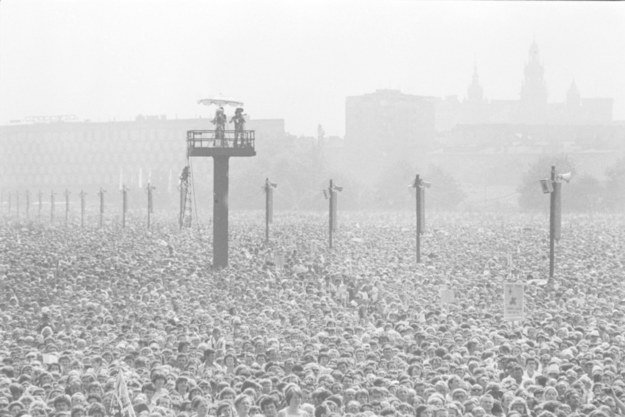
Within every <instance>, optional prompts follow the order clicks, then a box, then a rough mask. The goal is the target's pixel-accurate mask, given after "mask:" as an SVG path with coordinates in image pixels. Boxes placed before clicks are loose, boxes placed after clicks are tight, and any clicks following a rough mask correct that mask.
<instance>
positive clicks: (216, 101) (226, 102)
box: [198, 98, 243, 107]
mask: <svg viewBox="0 0 625 417" xmlns="http://www.w3.org/2000/svg"><path fill="white" fill-rule="evenodd" d="M198 104H204V105H205V106H212V105H215V106H233V107H242V106H243V102H241V101H237V100H231V99H227V98H203V99H201V100H198Z"/></svg>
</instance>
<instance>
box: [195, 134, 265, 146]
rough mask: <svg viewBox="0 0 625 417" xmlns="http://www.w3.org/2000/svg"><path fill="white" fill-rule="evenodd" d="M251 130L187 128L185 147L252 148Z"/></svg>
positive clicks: (252, 137)
mask: <svg viewBox="0 0 625 417" xmlns="http://www.w3.org/2000/svg"><path fill="white" fill-rule="evenodd" d="M255 139H256V138H255V131H253V130H243V131H236V130H221V131H218V130H188V131H187V147H188V148H189V149H193V148H242V149H254V145H255Z"/></svg>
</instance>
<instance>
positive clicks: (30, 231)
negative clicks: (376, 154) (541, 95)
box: [0, 214, 625, 417]
mask: <svg viewBox="0 0 625 417" xmlns="http://www.w3.org/2000/svg"><path fill="white" fill-rule="evenodd" d="M257 217H258V218H257ZM260 221H261V220H260V216H256V217H254V216H252V215H248V216H238V217H237V216H234V217H233V218H232V219H231V223H230V225H231V226H230V227H231V241H230V266H229V267H228V268H225V269H222V270H219V271H214V270H212V269H211V268H210V265H209V264H210V254H209V251H210V233H209V231H208V230H203V231H198V230H196V229H191V230H183V231H178V230H177V229H175V228H173V226H172V227H171V228H170V227H169V226H168V225H157V226H156V228H155V229H153V230H152V231H146V230H145V229H143V228H141V227H140V226H136V227H135V228H133V227H129V228H127V229H125V230H120V229H119V228H115V227H107V228H105V229H103V230H98V229H93V228H79V227H75V226H72V227H62V226H55V227H50V226H44V225H41V224H37V223H25V222H21V223H18V222H15V221H6V220H5V222H4V224H3V225H2V226H0V361H1V362H2V363H1V364H0V417H24V416H32V417H48V416H49V417H84V416H92V417H108V416H115V415H119V416H127V415H130V416H132V415H136V416H139V417H174V416H180V417H206V416H214V417H252V416H255V415H260V414H262V415H264V416H265V417H341V416H344V417H371V416H394V417H402V416H410V417H412V416H416V417H421V416H435V417H447V416H449V417H459V416H469V417H485V416H498V417H499V416H507V417H516V416H540V417H552V416H573V415H574V416H593V417H603V416H618V415H625V404H624V403H623V401H624V400H625V366H624V365H623V358H624V355H623V354H624V353H625V332H624V331H625V315H624V313H625V287H624V286H623V285H622V281H623V278H624V276H625V275H624V268H623V265H624V263H625V223H624V222H623V219H622V218H620V217H615V216H612V217H607V216H595V217H592V218H591V217H578V218H571V217H569V218H568V219H567V220H566V221H565V225H564V229H563V233H562V235H563V238H562V240H561V241H560V242H559V243H558V245H557V252H556V253H557V268H556V276H555V278H554V279H553V280H551V281H547V280H546V279H545V278H546V274H547V271H548V258H547V253H548V240H547V233H546V219H545V218H544V216H535V217H529V216H520V215H515V216H512V217H505V218H504V217H502V216H490V217H488V216H475V217H472V216H467V215H463V216H461V215H448V216H440V217H435V218H432V219H428V229H427V232H426V234H425V235H424V236H423V244H422V248H423V249H422V250H423V263H422V264H419V265H417V264H416V263H415V245H414V238H415V235H414V219H412V218H411V217H408V216H407V217H405V218H402V217H401V216H396V215H393V216H389V215H388V214H386V215H385V214H371V215H353V216H352V217H345V216H344V215H342V217H341V218H340V222H339V230H338V231H337V233H336V235H335V237H334V248H333V249H332V250H331V251H330V250H328V249H327V245H326V243H327V242H326V239H327V236H326V233H327V224H326V226H324V224H323V222H324V219H323V217H322V216H320V215H315V214H308V215H306V214H297V215H289V216H287V215H281V216H276V223H275V224H274V225H273V226H272V238H271V242H269V243H266V242H264V241H263V238H264V229H263V227H262V225H261V224H260ZM504 282H521V283H524V284H525V319H524V320H523V321H519V322H510V321H506V320H504V317H503V307H502V303H503V283H504ZM442 288H447V289H452V290H453V291H454V293H455V300H453V302H451V303H443V302H442V301H441V296H440V294H441V293H440V291H441V289H442Z"/></svg>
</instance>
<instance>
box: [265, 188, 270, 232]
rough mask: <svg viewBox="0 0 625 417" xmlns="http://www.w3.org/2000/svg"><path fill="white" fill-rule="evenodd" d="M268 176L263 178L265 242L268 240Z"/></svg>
mask: <svg viewBox="0 0 625 417" xmlns="http://www.w3.org/2000/svg"><path fill="white" fill-rule="evenodd" d="M270 192H271V190H270V189H269V178H265V242H269V209H270V207H269V204H270V203H269V193H270Z"/></svg>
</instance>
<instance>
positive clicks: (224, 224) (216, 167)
mask: <svg viewBox="0 0 625 417" xmlns="http://www.w3.org/2000/svg"><path fill="white" fill-rule="evenodd" d="M229 160H230V157H229V156H222V155H219V156H214V157H213V161H214V164H213V200H214V201H213V203H214V204H213V267H214V268H224V267H226V266H228V171H229Z"/></svg>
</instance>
